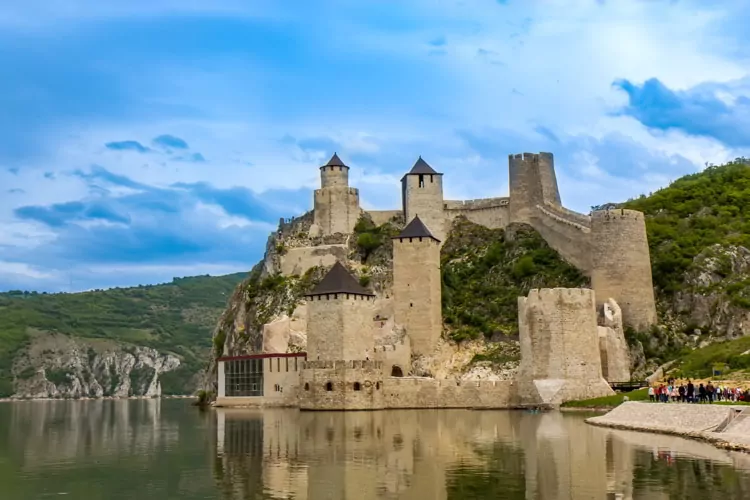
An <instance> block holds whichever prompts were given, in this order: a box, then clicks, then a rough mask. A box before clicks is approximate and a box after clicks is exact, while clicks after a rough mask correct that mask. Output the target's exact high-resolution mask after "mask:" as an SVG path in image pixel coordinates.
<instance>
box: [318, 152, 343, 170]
mask: <svg viewBox="0 0 750 500" xmlns="http://www.w3.org/2000/svg"><path fill="white" fill-rule="evenodd" d="M323 167H346V165H345V164H344V162H343V161H341V158H339V155H338V154H336V153H333V156H331V159H330V160H328V163H326V164H325V165H323ZM323 167H321V168H323ZM347 168H348V167H347Z"/></svg>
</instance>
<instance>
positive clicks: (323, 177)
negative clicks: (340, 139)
mask: <svg viewBox="0 0 750 500" xmlns="http://www.w3.org/2000/svg"><path fill="white" fill-rule="evenodd" d="M314 210H315V212H314V215H315V217H314V223H315V225H317V226H318V227H319V228H320V234H322V235H330V234H334V233H351V232H352V231H353V230H354V225H355V224H356V223H357V219H359V214H360V208H359V190H357V189H355V188H351V187H349V167H347V166H346V165H345V164H344V162H343V161H341V159H340V158H339V157H338V155H337V154H336V153H334V154H333V156H332V157H331V159H330V160H328V163H326V164H325V165H323V166H322V167H320V189H316V190H315V195H314Z"/></svg>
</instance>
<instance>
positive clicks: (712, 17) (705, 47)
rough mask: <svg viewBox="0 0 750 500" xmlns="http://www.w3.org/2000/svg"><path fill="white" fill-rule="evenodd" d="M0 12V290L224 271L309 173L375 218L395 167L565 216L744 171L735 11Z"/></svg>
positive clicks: (742, 28) (230, 0) (112, 6)
mask: <svg viewBox="0 0 750 500" xmlns="http://www.w3.org/2000/svg"><path fill="white" fill-rule="evenodd" d="M3 4H4V5H3V6H2V7H0V67H2V68H3V71H2V77H0V228H1V230H0V290H8V289H27V290H46V291H69V290H84V289H90V288H99V287H111V286H130V285H137V284H145V283H156V282H163V281H169V280H170V279H171V278H172V277H173V276H185V275H196V274H223V273H229V272H236V271H245V270H248V269H249V268H250V267H252V265H253V264H254V263H255V262H256V261H257V260H258V259H259V258H260V257H261V256H262V252H263V248H264V247H265V242H266V238H267V236H268V233H269V231H271V230H273V229H274V228H275V226H276V225H277V223H278V219H279V217H290V216H293V215H295V214H300V213H302V212H304V211H305V210H307V209H309V208H311V203H312V190H313V189H315V187H316V186H317V183H318V169H317V167H318V166H319V165H320V164H321V163H323V162H325V160H327V158H328V157H329V156H330V155H331V153H332V152H333V151H337V152H338V153H339V155H340V156H341V158H342V159H344V161H346V162H347V163H348V164H349V165H351V167H352V170H351V180H352V184H354V185H355V186H357V187H359V188H360V192H361V198H362V203H363V205H364V206H365V208H380V209H385V208H396V207H398V206H399V205H400V203H399V187H398V179H399V178H400V177H401V175H402V174H403V172H404V171H406V170H408V169H409V168H410V167H411V165H412V164H413V163H414V161H415V160H416V158H417V157H418V155H422V156H423V157H424V158H425V159H426V160H427V161H428V162H429V163H430V164H431V165H432V166H433V167H435V168H436V169H437V170H439V171H442V172H444V173H445V190H446V193H445V195H446V198H452V199H457V198H477V197H488V196H502V195H506V194H507V189H508V187H507V155H508V154H511V153H519V152H525V151H529V152H536V151H551V152H553V153H554V154H555V159H556V165H557V171H558V179H559V182H560V187H561V192H562V198H563V202H564V204H565V205H567V206H569V207H571V208H574V209H577V210H580V211H588V210H589V208H590V206H591V205H594V204H600V203H604V202H609V201H622V200H625V199H627V198H629V197H633V196H637V195H638V194H640V193H648V192H650V191H653V190H655V189H658V188H659V187H662V186H664V185H666V184H668V183H669V182H670V181H671V180H674V179H675V178H677V177H679V176H681V175H683V174H686V173H691V172H695V171H698V170H700V169H701V168H704V165H705V163H706V162H711V163H721V162H724V161H726V160H728V159H733V158H735V157H738V156H750V31H749V30H748V29H747V26H748V24H750V2H747V1H746V0H725V1H721V2H705V1H703V0H524V1H521V0H432V1H428V0H409V1H403V0H398V1H396V0H356V1H354V0H350V1H345V0H315V1H310V0H304V1H303V0H299V1H293V0H290V1H284V2H281V1H278V0H253V1H252V2H249V1H247V0H129V1H128V2H119V1H118V2H101V1H99V0H64V1H63V0H24V1H22V2H21V1H19V2H3Z"/></svg>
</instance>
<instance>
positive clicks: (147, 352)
mask: <svg viewBox="0 0 750 500" xmlns="http://www.w3.org/2000/svg"><path fill="white" fill-rule="evenodd" d="M179 366H180V360H179V358H178V357H176V356H174V355H172V354H161V353H159V352H158V351H157V350H155V349H151V348H148V347H139V346H123V345H120V344H117V343H114V342H111V341H97V340H82V339H74V338H71V337H68V336H66V335H60V334H52V335H39V336H36V337H34V338H33V339H32V341H31V343H30V345H29V347H28V348H27V349H25V350H24V351H23V353H22V354H21V355H19V356H17V357H16V359H15V362H14V365H13V375H14V379H15V388H16V390H15V394H14V396H13V397H14V398H20V399H23V398H82V397H91V398H98V397H104V396H113V397H128V396H153V397H156V396H161V395H162V382H161V380H162V378H163V377H164V376H165V374H167V373H168V372H171V371H173V370H175V369H177V368H178V367H179Z"/></svg>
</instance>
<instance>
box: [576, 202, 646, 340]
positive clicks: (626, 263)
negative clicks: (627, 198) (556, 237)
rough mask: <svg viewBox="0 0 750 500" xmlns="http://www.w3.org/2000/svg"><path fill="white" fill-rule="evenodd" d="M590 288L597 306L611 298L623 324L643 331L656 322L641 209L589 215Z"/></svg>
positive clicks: (643, 218) (616, 210) (644, 222)
mask: <svg viewBox="0 0 750 500" xmlns="http://www.w3.org/2000/svg"><path fill="white" fill-rule="evenodd" d="M591 252H592V255H591V262H592V270H591V287H592V288H593V289H594V292H595V293H596V302H597V307H600V306H601V305H602V304H603V303H605V302H607V299H610V298H612V299H614V300H615V301H616V302H617V304H618V305H619V306H620V309H621V310H622V319H623V323H625V324H626V325H628V326H630V327H632V328H635V329H636V330H641V331H642V330H646V329H647V328H649V327H650V326H651V325H654V324H655V323H656V301H655V300H654V285H653V282H652V279H651V258H650V254H649V248H648V237H647V235H646V221H645V217H644V215H643V213H642V212H638V211H636V210H626V209H614V210H597V211H595V212H593V213H592V214H591Z"/></svg>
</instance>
